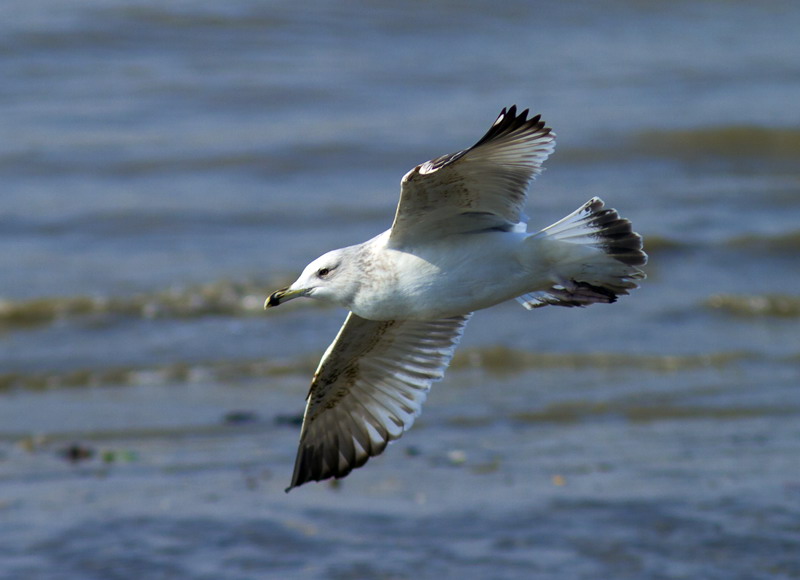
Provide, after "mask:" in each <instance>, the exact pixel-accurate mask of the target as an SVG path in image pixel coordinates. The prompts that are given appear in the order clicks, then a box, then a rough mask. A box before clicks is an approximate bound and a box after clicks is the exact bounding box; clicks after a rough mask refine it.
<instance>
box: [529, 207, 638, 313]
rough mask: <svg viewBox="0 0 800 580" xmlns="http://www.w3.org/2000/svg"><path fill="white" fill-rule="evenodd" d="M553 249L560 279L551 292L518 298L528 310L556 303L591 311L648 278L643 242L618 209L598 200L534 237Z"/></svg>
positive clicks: (542, 291)
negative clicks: (582, 307) (592, 308)
mask: <svg viewBox="0 0 800 580" xmlns="http://www.w3.org/2000/svg"><path fill="white" fill-rule="evenodd" d="M535 237H536V238H537V239H538V240H539V241H543V242H544V243H545V245H544V248H549V252H550V253H552V255H554V256H557V259H556V260H554V262H555V263H554V265H553V269H554V276H555V278H556V279H557V280H558V282H557V283H555V284H553V286H551V287H550V288H547V289H545V290H539V291H535V292H530V293H528V294H525V295H523V296H520V297H519V298H517V300H518V301H519V302H521V303H522V305H523V306H524V307H525V308H528V309H532V308H538V307H540V306H546V305H548V304H553V305H557V306H587V305H589V304H597V303H611V302H616V300H617V296H619V295H622V294H628V291H629V290H632V289H634V288H637V287H638V285H637V284H636V282H635V280H642V279H644V278H645V274H644V272H642V271H641V270H640V269H639V268H638V266H643V265H645V264H646V263H647V254H645V253H644V251H643V250H642V237H641V236H640V235H639V234H637V233H636V232H634V231H633V229H632V227H631V223H630V222H629V221H628V220H626V219H624V218H621V217H620V216H619V214H618V213H617V212H616V210H613V209H609V208H606V207H605V205H604V204H603V201H602V200H601V199H600V198H597V197H594V198H592V199H590V200H589V201H587V202H586V203H585V204H583V206H581V207H580V208H578V209H577V210H576V211H574V212H572V213H571V214H569V215H568V216H566V217H564V218H563V219H560V220H559V221H557V222H556V223H554V224H553V225H551V226H548V227H546V228H545V229H543V230H542V231H541V232H539V233H538V234H536V236H535Z"/></svg>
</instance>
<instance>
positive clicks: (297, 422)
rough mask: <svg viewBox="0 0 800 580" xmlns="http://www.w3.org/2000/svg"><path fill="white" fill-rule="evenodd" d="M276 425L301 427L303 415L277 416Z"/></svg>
mask: <svg viewBox="0 0 800 580" xmlns="http://www.w3.org/2000/svg"><path fill="white" fill-rule="evenodd" d="M275 424H276V425H284V426H289V427H300V426H301V425H302V424H303V415H275Z"/></svg>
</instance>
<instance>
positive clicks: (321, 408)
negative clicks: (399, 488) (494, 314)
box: [286, 312, 471, 491]
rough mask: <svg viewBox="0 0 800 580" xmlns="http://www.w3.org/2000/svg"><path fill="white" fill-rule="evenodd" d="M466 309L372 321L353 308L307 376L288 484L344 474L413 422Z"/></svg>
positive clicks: (451, 349)
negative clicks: (453, 314)
mask: <svg viewBox="0 0 800 580" xmlns="http://www.w3.org/2000/svg"><path fill="white" fill-rule="evenodd" d="M470 316H471V314H466V315H462V316H456V317H453V318H444V319H441V320H430V321H414V320H389V321H373V320H366V319H364V318H361V317H359V316H356V315H355V314H353V313H352V312H351V313H350V314H349V315H348V317H347V320H345V322H344V325H343V326H342V328H341V330H340V331H339V334H338V335H337V336H336V339H335V340H334V341H333V343H332V344H331V345H330V346H329V347H328V350H327V351H326V352H325V354H324V355H323V357H322V361H320V364H319V367H318V368H317V372H316V373H315V374H314V379H313V380H312V382H311V390H310V391H309V393H308V402H307V404H306V412H305V416H304V417H303V428H302V431H301V434H300V447H299V449H298V450H297V459H296V461H295V466H294V475H293V476H292V483H291V485H290V486H289V488H288V489H287V490H286V491H289V490H290V489H292V488H293V487H297V486H299V485H302V484H303V483H305V482H307V481H320V480H323V479H327V478H329V477H344V476H345V475H347V474H348V473H350V472H351V471H352V470H353V469H355V468H356V467H361V466H362V465H364V463H366V462H367V460H368V459H369V458H370V457H373V456H375V455H379V454H380V453H381V452H383V450H384V449H385V448H386V445H387V444H388V442H389V441H391V440H393V439H397V438H399V437H400V436H401V435H402V434H403V432H404V431H406V430H407V429H408V428H409V427H411V425H412V423H413V422H414V419H415V418H416V416H417V415H418V414H419V412H420V409H421V407H422V403H423V402H424V401H425V397H426V396H427V393H428V390H429V389H430V387H431V383H432V382H433V381H435V380H439V379H441V378H442V377H443V376H444V371H445V369H446V368H447V365H448V364H450V359H451V358H452V357H453V352H454V351H455V349H456V346H457V345H458V342H459V340H460V339H461V334H462V332H463V331H464V326H465V325H466V323H467V320H469V317H470Z"/></svg>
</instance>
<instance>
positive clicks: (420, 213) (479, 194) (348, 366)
mask: <svg viewBox="0 0 800 580" xmlns="http://www.w3.org/2000/svg"><path fill="white" fill-rule="evenodd" d="M554 148H555V133H553V131H552V130H551V129H550V128H549V127H546V126H545V123H544V122H543V121H542V120H541V115H536V116H535V117H532V118H530V119H528V110H527V109H526V110H525V111H523V112H522V113H520V114H517V107H516V105H515V106H512V107H509V108H508V109H503V110H502V111H501V113H500V115H499V116H498V117H497V120H496V121H495V122H494V123H493V124H492V126H491V127H490V128H489V130H488V132H487V133H486V134H485V135H484V136H483V137H482V138H481V139H480V140H479V141H478V142H477V143H475V145H473V146H472V147H470V148H468V149H464V150H463V151H458V152H456V153H452V154H450V155H444V156H442V157H437V158H436V159H432V160H431V161H428V162H426V163H423V164H421V165H417V166H416V167H415V168H414V169H412V170H411V171H409V172H408V173H406V175H405V176H404V177H403V179H402V181H401V186H400V202H399V204H398V206H397V211H396V214H395V217H394V222H393V224H392V227H391V229H389V230H387V231H385V232H383V233H382V234H379V235H378V236H376V237H374V238H372V239H370V240H368V241H366V242H364V243H361V244H357V245H354V246H349V247H345V248H340V249H337V250H333V251H330V252H328V253H326V254H324V255H322V256H321V257H319V258H317V259H316V260H314V261H313V262H311V263H310V264H309V265H308V266H306V268H305V269H304V270H303V272H302V273H301V274H300V277H299V278H298V279H297V281H295V282H294V283H293V284H292V285H291V286H289V287H287V288H283V289H281V290H277V291H276V292H273V293H272V294H271V295H270V296H269V297H268V298H267V300H266V301H265V303H264V307H265V308H270V307H275V306H278V305H279V304H283V303H284V302H287V301H289V300H293V299H295V298H299V297H308V298H313V299H315V300H321V301H323V302H327V303H329V304H333V305H337V306H340V307H344V308H346V309H348V310H349V311H350V312H349V314H348V315H347V318H346V319H345V321H344V324H343V325H342V328H341V330H339V334H338V335H337V336H336V338H335V339H334V341H333V343H332V344H331V345H330V346H329V347H328V349H327V350H326V351H325V354H324V355H323V356H322V360H321V361H320V363H319V366H318V367H317V370H316V372H315V373H314V377H313V379H312V381H311V388H310V390H309V393H308V396H307V399H306V401H307V402H306V409H305V413H304V416H303V426H302V429H301V433H300V444H299V448H298V451H297V457H296V460H295V466H294V473H293V475H292V480H291V484H290V486H289V487H288V488H287V489H286V491H287V492H288V491H290V490H291V489H293V488H295V487H298V486H300V485H302V484H304V483H306V482H309V481H322V480H325V479H329V478H332V477H333V478H337V479H338V478H342V477H345V476H346V475H347V474H349V473H350V472H351V471H352V470H353V469H355V468H357V467H361V466H362V465H364V464H365V463H366V462H367V460H368V459H369V458H370V457H374V456H376V455H380V454H381V453H382V452H383V450H384V449H385V448H386V446H387V445H388V443H389V442H390V441H393V440H396V439H398V438H399V437H400V436H401V435H402V434H403V433H404V432H405V431H406V430H408V429H409V428H410V427H411V425H412V424H413V423H414V419H415V418H416V417H417V416H418V415H419V413H420V410H421V408H422V404H423V402H424V401H425V398H426V396H427V394H428V391H429V390H430V388H431V383H433V382H434V381H437V380H440V379H442V377H443V376H444V372H445V369H446V368H447V366H448V365H449V364H450V360H451V359H452V357H453V352H454V351H455V349H456V346H457V345H458V343H459V341H460V339H461V336H462V333H463V331H464V327H465V325H466V324H467V321H468V320H469V318H470V316H471V315H472V313H473V312H474V311H476V310H480V309H483V308H488V307H490V306H494V305H496V304H499V303H500V302H504V301H506V300H510V299H514V298H516V300H517V301H519V302H520V303H521V304H522V306H523V307H524V308H526V309H528V310H532V309H534V308H538V307H542V306H547V305H555V306H588V305H590V304H595V303H612V302H615V301H616V300H617V297H618V296H619V295H623V294H628V292H629V291H630V290H632V289H634V288H636V287H637V283H636V281H637V280H641V279H643V278H644V277H645V275H644V273H643V272H642V271H641V270H640V269H639V266H643V265H644V264H645V263H646V262H647V254H645V253H644V251H642V238H641V236H639V234H637V233H635V232H634V231H633V230H632V228H631V223H630V222H629V221H628V220H627V219H624V218H621V217H620V216H619V214H618V213H617V212H616V210H613V209H609V208H606V207H605V206H604V204H603V201H602V200H601V199H599V198H597V197H594V198H592V199H590V200H589V201H587V202H586V203H585V204H583V205H582V206H581V207H580V208H578V209H577V210H576V211H574V212H573V213H571V214H569V215H568V216H566V217H564V218H563V219H561V220H559V221H557V222H556V223H554V224H552V225H550V226H548V227H546V228H544V229H542V230H540V231H537V232H534V233H528V228H527V223H526V220H527V218H526V216H525V215H524V213H523V206H524V205H525V199H526V191H527V189H528V186H529V185H530V182H531V181H532V180H533V178H534V177H535V176H536V175H538V174H539V173H540V172H541V167H542V164H543V163H544V161H545V160H546V159H547V157H548V156H549V155H550V154H551V153H552V152H553V150H554Z"/></svg>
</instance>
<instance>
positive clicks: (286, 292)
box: [264, 287, 308, 309]
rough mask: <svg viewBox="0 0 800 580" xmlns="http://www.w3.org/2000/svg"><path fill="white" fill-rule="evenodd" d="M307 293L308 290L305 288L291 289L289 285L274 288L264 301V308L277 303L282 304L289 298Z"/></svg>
mask: <svg viewBox="0 0 800 580" xmlns="http://www.w3.org/2000/svg"><path fill="white" fill-rule="evenodd" d="M307 293H308V292H307V290H306V289H305V288H300V289H297V290H293V289H292V288H291V287H289V288H283V289H281V290H276V291H275V292H273V293H272V294H270V295H269V298H267V299H266V300H265V301H264V309H267V308H271V307H272V306H277V305H278V304H283V303H284V302H288V301H289V300H292V299H293V298H297V297H298V296H305V295H306V294H307Z"/></svg>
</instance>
